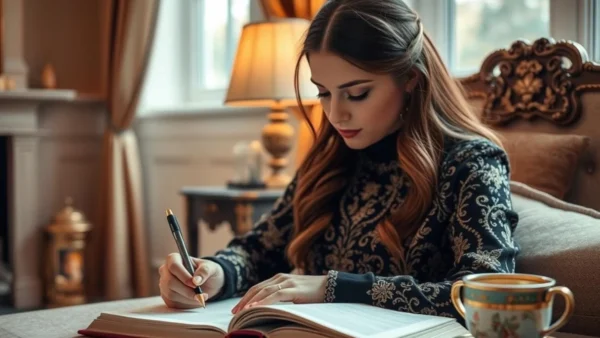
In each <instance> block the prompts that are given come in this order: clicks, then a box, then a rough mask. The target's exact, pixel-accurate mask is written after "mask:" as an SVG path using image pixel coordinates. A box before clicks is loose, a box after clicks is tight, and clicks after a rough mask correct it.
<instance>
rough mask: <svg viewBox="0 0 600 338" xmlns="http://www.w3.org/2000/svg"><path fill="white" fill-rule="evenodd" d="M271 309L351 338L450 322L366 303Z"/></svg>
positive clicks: (409, 331) (403, 332)
mask: <svg viewBox="0 0 600 338" xmlns="http://www.w3.org/2000/svg"><path fill="white" fill-rule="evenodd" d="M273 307H274V308H280V309H282V310H285V312H288V313H291V314H295V315H297V316H300V317H303V318H306V319H308V320H310V321H312V322H315V323H318V324H321V325H324V326H327V327H330V328H332V329H333V330H335V331H338V332H341V333H343V334H347V335H350V336H353V337H375V336H377V337H387V336H393V337H398V336H401V335H408V334H413V333H416V332H419V331H420V330H423V329H427V328H432V327H435V326H437V325H441V324H444V323H448V322H449V321H454V319H451V318H444V317H437V316H426V315H416V314H411V313H406V312H400V311H395V310H388V309H383V308H379V307H376V306H371V305H366V304H349V303H323V304H278V305H273Z"/></svg>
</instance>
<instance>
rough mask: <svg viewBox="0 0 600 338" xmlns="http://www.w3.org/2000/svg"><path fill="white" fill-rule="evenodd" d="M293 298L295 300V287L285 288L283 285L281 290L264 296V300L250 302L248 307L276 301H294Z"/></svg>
mask: <svg viewBox="0 0 600 338" xmlns="http://www.w3.org/2000/svg"><path fill="white" fill-rule="evenodd" d="M292 300H294V289H293V288H286V289H284V288H283V287H282V289H281V290H278V291H275V292H273V293H272V294H270V295H268V296H267V297H265V298H263V299H262V300H258V301H255V302H251V303H250V304H248V307H253V306H257V305H269V304H273V303H276V302H287V301H292Z"/></svg>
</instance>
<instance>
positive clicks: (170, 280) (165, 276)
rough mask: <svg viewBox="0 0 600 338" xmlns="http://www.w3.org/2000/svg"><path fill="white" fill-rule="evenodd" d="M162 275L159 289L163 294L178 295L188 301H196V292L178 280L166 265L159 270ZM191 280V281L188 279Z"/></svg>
mask: <svg viewBox="0 0 600 338" xmlns="http://www.w3.org/2000/svg"><path fill="white" fill-rule="evenodd" d="M158 273H159V275H160V280H159V284H158V285H159V287H160V289H161V292H162V293H169V294H170V292H173V293H177V294H179V295H181V296H183V297H184V298H186V299H190V300H193V299H194V291H193V289H192V288H191V287H189V286H187V285H186V284H184V283H182V282H181V281H180V280H179V279H178V278H175V277H173V275H172V274H171V273H170V271H169V270H168V268H167V267H166V265H164V264H163V265H162V266H161V267H160V268H159V269H158ZM188 280H189V279H188Z"/></svg>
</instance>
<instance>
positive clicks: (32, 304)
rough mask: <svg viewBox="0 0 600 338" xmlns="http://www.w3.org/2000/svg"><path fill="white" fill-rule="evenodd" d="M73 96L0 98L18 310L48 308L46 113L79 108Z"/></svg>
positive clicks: (37, 93)
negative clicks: (48, 108)
mask: <svg viewBox="0 0 600 338" xmlns="http://www.w3.org/2000/svg"><path fill="white" fill-rule="evenodd" d="M77 100H78V99H77V97H76V93H75V92H74V91H71V90H35V89H22V90H15V91H3V92H0V135H1V136H9V138H10V141H9V142H8V143H9V149H8V154H9V155H8V157H9V158H8V160H7V164H8V182H9V186H8V187H9V191H8V196H9V198H8V210H9V215H8V216H9V230H8V233H9V238H8V246H9V259H10V270H11V272H12V275H13V283H12V301H13V306H14V307H15V308H18V309H27V308H36V307H40V306H42V305H43V294H42V293H43V282H42V275H41V270H42V269H41V264H43V257H42V255H43V251H42V244H43V242H42V229H43V226H44V223H45V222H46V221H47V220H45V219H40V217H39V216H40V215H38V213H39V210H40V209H39V206H38V203H39V197H38V195H39V193H40V191H38V190H39V189H40V188H39V187H40V185H39V182H38V179H39V170H40V168H43V167H44V164H43V163H40V156H39V145H40V135H43V133H44V130H42V127H41V123H40V120H41V115H42V114H43V107H45V105H47V104H56V103H61V102H71V101H73V102H76V101H77Z"/></svg>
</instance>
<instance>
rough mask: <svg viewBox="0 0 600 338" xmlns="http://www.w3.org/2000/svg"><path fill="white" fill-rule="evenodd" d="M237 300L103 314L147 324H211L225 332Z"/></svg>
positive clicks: (162, 305) (152, 307)
mask: <svg viewBox="0 0 600 338" xmlns="http://www.w3.org/2000/svg"><path fill="white" fill-rule="evenodd" d="M239 300H240V298H233V299H226V300H223V301H218V302H214V303H207V304H206V308H204V309H203V308H196V309H172V308H169V307H167V306H166V305H164V303H162V304H157V305H155V306H149V307H144V308H140V309H135V310H131V311H127V312H103V315H105V314H107V315H109V316H110V317H111V319H114V318H118V319H116V320H119V321H127V320H128V319H129V320H131V319H137V320H144V321H148V322H149V323H148V324H149V325H157V324H160V325H165V323H173V324H175V325H183V326H185V327H198V326H212V327H215V328H218V329H220V330H222V331H224V332H227V327H228V326H229V322H230V321H231V319H232V318H233V314H232V313H231V309H233V307H234V306H235V305H236V304H237V303H238V302H239ZM166 325H168V324H166Z"/></svg>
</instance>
